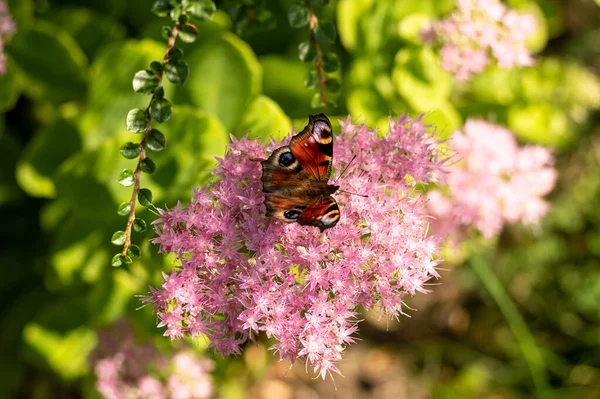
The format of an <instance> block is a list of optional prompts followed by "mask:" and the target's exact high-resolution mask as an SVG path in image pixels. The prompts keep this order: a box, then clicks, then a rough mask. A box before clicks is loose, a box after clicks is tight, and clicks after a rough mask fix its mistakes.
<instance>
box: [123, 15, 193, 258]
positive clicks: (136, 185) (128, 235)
mask: <svg viewBox="0 0 600 399" xmlns="http://www.w3.org/2000/svg"><path fill="white" fill-rule="evenodd" d="M180 28H181V24H180V23H179V21H178V22H176V23H175V26H174V27H173V30H172V31H171V35H170V36H169V39H168V41H167V51H166V52H165V56H164V57H163V60H162V68H161V70H160V71H159V72H158V73H157V74H156V77H157V78H158V86H157V87H156V88H157V89H158V88H159V87H161V86H162V78H163V71H164V69H165V64H166V63H167V62H169V58H170V56H169V52H170V51H171V49H172V48H173V47H174V46H175V40H176V39H177V33H178V32H179V29H180ZM155 92H156V91H155ZM154 97H155V94H153V95H152V98H151V99H150V103H149V104H148V107H146V119H147V121H148V125H147V126H146V129H145V130H144V132H143V133H142V141H141V142H140V157H139V160H138V164H137V167H136V168H135V172H133V178H134V180H135V183H134V185H133V193H132V194H131V199H130V200H129V218H128V219H127V227H126V228H125V244H123V251H122V252H121V256H123V257H125V256H127V251H129V247H130V246H131V230H132V228H133V222H134V221H135V200H136V198H137V196H138V193H139V191H140V180H141V172H142V163H143V162H144V160H145V159H146V139H147V138H148V134H149V133H150V131H151V130H152V119H151V118H150V104H151V103H152V100H153V99H154Z"/></svg>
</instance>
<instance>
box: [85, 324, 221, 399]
mask: <svg viewBox="0 0 600 399" xmlns="http://www.w3.org/2000/svg"><path fill="white" fill-rule="evenodd" d="M98 341H99V345H98V348H96V350H95V351H94V353H93V354H92V358H91V362H92V365H93V368H94V372H95V375H96V390H97V391H98V392H99V393H100V394H101V395H102V397H104V398H107V399H130V398H131V399H138V398H139V399H143V398H157V399H161V398H165V399H166V398H199V399H202V398H210V397H211V393H212V379H211V376H210V371H211V370H212V368H213V363H212V361H210V360H208V359H206V358H202V357H199V356H198V355H197V354H194V353H193V352H192V351H190V350H181V351H179V352H177V353H175V355H174V356H173V357H172V358H171V359H169V358H168V357H166V356H164V355H162V354H161V353H160V352H159V351H158V350H157V349H156V347H155V346H154V345H152V344H151V343H150V342H146V343H144V344H138V343H136V342H135V339H134V336H133V330H132V329H131V326H130V325H129V324H128V323H126V322H124V321H120V322H118V323H116V324H115V325H113V326H112V327H111V328H110V329H109V330H106V331H99V332H98Z"/></svg>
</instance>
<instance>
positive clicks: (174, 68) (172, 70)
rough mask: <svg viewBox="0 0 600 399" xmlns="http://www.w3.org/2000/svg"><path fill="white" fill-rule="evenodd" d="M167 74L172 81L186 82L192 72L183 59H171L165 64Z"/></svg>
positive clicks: (177, 82)
mask: <svg viewBox="0 0 600 399" xmlns="http://www.w3.org/2000/svg"><path fill="white" fill-rule="evenodd" d="M165 74H166V76H167V79H169V81H170V82H171V83H175V84H180V85H182V84H184V83H185V81H186V80H187V78H188V76H189V74H190V68H189V67H188V65H187V63H186V62H185V61H184V60H182V59H178V60H171V61H169V62H167V63H166V64H165Z"/></svg>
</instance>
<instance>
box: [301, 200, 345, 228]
mask: <svg viewBox="0 0 600 399" xmlns="http://www.w3.org/2000/svg"><path fill="white" fill-rule="evenodd" d="M339 220H340V208H339V207H338V204H337V202H336V201H335V199H334V198H333V197H332V196H328V197H321V198H319V199H317V200H314V201H312V202H310V203H309V204H308V205H307V206H306V208H304V210H303V211H302V213H301V214H300V215H299V217H298V223H300V224H304V225H310V226H317V227H318V228H319V229H321V231H323V230H325V229H329V228H331V227H333V226H335V225H336V224H337V222H339Z"/></svg>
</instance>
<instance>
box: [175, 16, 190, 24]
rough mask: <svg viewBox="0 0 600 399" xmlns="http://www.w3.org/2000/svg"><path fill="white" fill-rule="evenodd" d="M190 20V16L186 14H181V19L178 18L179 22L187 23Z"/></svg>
mask: <svg viewBox="0 0 600 399" xmlns="http://www.w3.org/2000/svg"><path fill="white" fill-rule="evenodd" d="M189 20H190V18H189V17H188V16H187V15H185V14H181V15H180V16H179V19H178V20H177V22H179V23H180V24H187V22H188V21H189Z"/></svg>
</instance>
